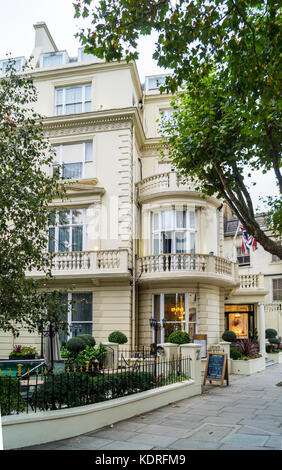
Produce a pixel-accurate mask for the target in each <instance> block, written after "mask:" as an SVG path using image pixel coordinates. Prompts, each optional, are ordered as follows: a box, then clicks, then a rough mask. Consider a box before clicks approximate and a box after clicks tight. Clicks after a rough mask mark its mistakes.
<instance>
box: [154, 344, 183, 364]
mask: <svg viewBox="0 0 282 470" xmlns="http://www.w3.org/2000/svg"><path fill="white" fill-rule="evenodd" d="M158 346H162V348H164V356H163V357H162V358H161V360H162V361H166V362H167V361H173V360H174V359H177V358H178V356H179V354H180V348H179V346H178V344H175V343H160V344H158Z"/></svg>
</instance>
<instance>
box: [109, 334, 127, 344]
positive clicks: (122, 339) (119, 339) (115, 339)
mask: <svg viewBox="0 0 282 470" xmlns="http://www.w3.org/2000/svg"><path fill="white" fill-rule="evenodd" d="M108 340H109V341H110V342H111V343H118V344H125V343H127V341H128V339H127V336H126V335H125V334H124V333H122V332H121V331H113V332H112V333H110V334H109V337H108Z"/></svg>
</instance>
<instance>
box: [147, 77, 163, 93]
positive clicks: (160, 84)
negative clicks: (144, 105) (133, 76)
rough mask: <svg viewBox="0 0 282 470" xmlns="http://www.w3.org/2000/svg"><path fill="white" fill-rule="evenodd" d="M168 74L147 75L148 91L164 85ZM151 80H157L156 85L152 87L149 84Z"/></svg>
mask: <svg viewBox="0 0 282 470" xmlns="http://www.w3.org/2000/svg"><path fill="white" fill-rule="evenodd" d="M167 76H168V75H167V74H165V75H150V76H147V77H146V91H156V90H159V88H160V86H164V84H165V80H166V77H167ZM151 81H156V86H154V87H152V86H150V85H149V83H150V82H151Z"/></svg>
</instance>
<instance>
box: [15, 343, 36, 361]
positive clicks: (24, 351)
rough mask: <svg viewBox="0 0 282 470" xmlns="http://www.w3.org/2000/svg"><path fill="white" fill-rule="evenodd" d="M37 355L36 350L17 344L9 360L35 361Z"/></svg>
mask: <svg viewBox="0 0 282 470" xmlns="http://www.w3.org/2000/svg"><path fill="white" fill-rule="evenodd" d="M35 355H36V348H34V347H32V346H22V345H20V344H15V346H14V348H13V350H12V351H11V352H10V354H9V359H14V360H16V359H35Z"/></svg>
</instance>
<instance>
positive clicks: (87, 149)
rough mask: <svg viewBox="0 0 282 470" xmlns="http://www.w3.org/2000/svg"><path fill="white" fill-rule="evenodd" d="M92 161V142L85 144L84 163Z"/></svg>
mask: <svg viewBox="0 0 282 470" xmlns="http://www.w3.org/2000/svg"><path fill="white" fill-rule="evenodd" d="M92 159H93V142H85V161H86V162H91V161H92Z"/></svg>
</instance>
